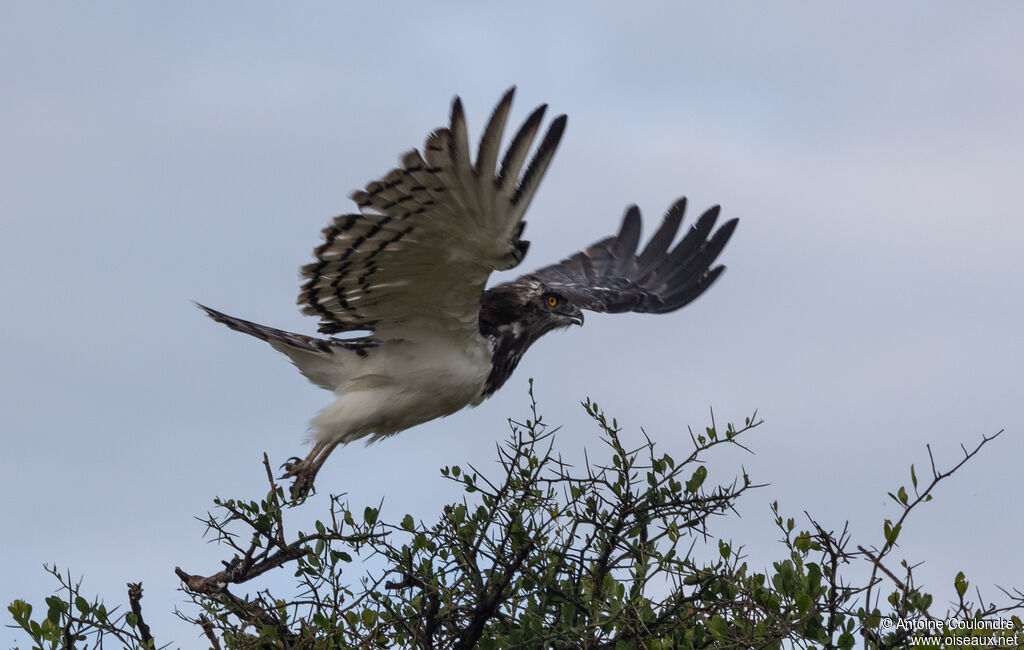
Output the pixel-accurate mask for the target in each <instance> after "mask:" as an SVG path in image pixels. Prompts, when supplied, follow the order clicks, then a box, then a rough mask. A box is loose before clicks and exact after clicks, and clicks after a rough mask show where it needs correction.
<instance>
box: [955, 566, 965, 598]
mask: <svg viewBox="0 0 1024 650" xmlns="http://www.w3.org/2000/svg"><path fill="white" fill-rule="evenodd" d="M968 584H969V583H968V582H967V578H966V577H965V576H964V572H963V571H960V572H959V573H957V574H956V578H954V579H953V587H955V588H956V593H957V595H958V596H960V597H961V598H963V597H964V594H965V593H967V585H968Z"/></svg>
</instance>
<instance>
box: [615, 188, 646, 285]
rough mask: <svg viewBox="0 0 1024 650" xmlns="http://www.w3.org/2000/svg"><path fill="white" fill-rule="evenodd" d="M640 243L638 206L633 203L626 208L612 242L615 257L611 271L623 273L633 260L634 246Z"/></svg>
mask: <svg viewBox="0 0 1024 650" xmlns="http://www.w3.org/2000/svg"><path fill="white" fill-rule="evenodd" d="M639 244H640V208H639V207H637V206H636V205H635V204H634V205H631V206H629V208H627V209H626V214H625V216H624V217H622V226H621V227H620V228H619V234H618V235H616V236H615V242H614V243H613V244H612V250H611V253H612V257H614V258H615V269H613V272H615V273H618V274H619V275H624V274H625V272H626V271H627V270H628V269H629V266H630V264H631V263H632V262H633V255H635V254H636V247H637V246H638V245H639Z"/></svg>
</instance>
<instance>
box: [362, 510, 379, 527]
mask: <svg viewBox="0 0 1024 650" xmlns="http://www.w3.org/2000/svg"><path fill="white" fill-rule="evenodd" d="M378 514H379V512H378V510H377V509H376V508H371V507H370V506H366V509H365V510H363V521H365V522H366V524H367V525H368V526H372V525H374V524H375V523H377V515H378Z"/></svg>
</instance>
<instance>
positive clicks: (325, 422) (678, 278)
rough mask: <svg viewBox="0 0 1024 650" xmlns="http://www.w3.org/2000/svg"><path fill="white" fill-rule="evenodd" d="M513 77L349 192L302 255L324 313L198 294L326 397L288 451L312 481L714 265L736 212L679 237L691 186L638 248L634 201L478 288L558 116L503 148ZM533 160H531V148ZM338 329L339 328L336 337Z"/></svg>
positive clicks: (290, 473)
mask: <svg viewBox="0 0 1024 650" xmlns="http://www.w3.org/2000/svg"><path fill="white" fill-rule="evenodd" d="M514 93H515V88H514V87H513V88H510V89H509V90H508V91H506V92H505V94H504V95H503V96H502V98H501V100H500V101H499V102H498V104H497V106H496V107H495V109H494V111H493V113H492V115H491V118H490V120H489V121H488V123H487V126H486V128H485V129H484V131H483V135H482V136H481V138H480V144H479V147H478V149H477V154H476V159H475V160H473V159H472V158H471V155H470V149H469V139H468V135H467V128H466V117H465V113H464V111H463V107H462V102H461V100H460V99H459V98H458V97H455V99H454V100H453V102H452V106H451V114H450V119H449V124H448V126H447V127H442V128H438V129H436V130H434V131H433V132H431V133H430V134H429V135H428V136H427V139H426V142H425V144H424V146H423V150H422V151H419V150H415V149H413V150H412V151H409V152H408V153H406V154H404V155H403V156H401V158H400V166H399V167H397V168H396V169H393V170H391V171H390V172H388V173H387V174H386V175H384V176H383V178H381V179H380V180H377V181H373V182H371V183H369V184H368V185H367V186H366V188H365V189H363V190H359V191H356V192H353V193H352V194H351V195H350V198H351V199H352V200H353V201H354V202H355V204H356V206H357V207H358V212H355V213H352V214H343V215H341V216H338V217H335V218H334V219H333V221H332V222H331V224H330V225H329V226H327V228H325V229H324V231H323V238H324V241H323V243H322V244H320V245H319V246H318V247H317V248H316V249H315V250H314V256H315V261H314V262H312V263H311V264H307V265H306V266H304V267H302V269H301V273H302V277H303V279H304V282H303V284H302V288H301V291H300V292H299V299H298V303H299V305H301V307H302V312H303V313H305V314H308V315H311V316H316V317H318V318H319V319H320V324H319V328H318V330H319V332H320V333H321V334H322V335H324V336H320V337H317V336H306V335H303V334H295V333H292V332H286V331H283V330H279V329H275V328H272V327H267V326H266V325H260V324H259V323H254V322H251V321H247V320H243V319H241V318H235V317H234V316H229V315H227V314H224V313H221V312H219V311H217V310H215V309H211V308H209V307H206V306H204V305H200V304H198V303H197V305H198V306H199V307H200V308H201V309H203V310H204V311H205V312H206V313H207V314H208V315H209V316H210V317H211V318H212V319H213V320H215V321H217V322H219V323H223V324H224V325H227V326H228V327H230V328H231V329H233V330H236V331H238V332H243V333H245V334H249V335H251V336H255V337H256V338H258V339H261V340H263V341H266V342H267V343H269V344H270V346H271V347H273V348H274V349H275V350H277V351H279V352H283V353H284V354H285V355H287V356H288V358H290V359H291V361H292V363H294V364H295V366H296V367H297V368H298V369H299V371H300V372H301V373H302V374H303V375H305V377H306V378H307V379H308V380H309V381H311V382H312V383H314V384H316V385H317V386H319V387H321V388H324V389H326V390H329V391H331V392H332V393H334V396H335V399H334V401H333V402H332V403H331V404H330V405H328V406H327V407H326V408H324V409H323V410H322V411H320V413H319V414H318V415H317V416H316V417H315V418H314V419H313V421H312V423H311V432H312V439H313V442H314V444H313V447H312V449H311V450H310V452H309V454H308V455H307V456H306V457H305V458H302V459H299V458H297V457H296V458H292V459H291V460H290V461H289V462H287V463H285V464H284V466H283V467H284V470H285V472H284V476H283V478H292V479H293V480H294V483H293V486H292V489H293V494H296V495H305V494H306V493H308V491H309V490H310V489H311V488H312V485H313V479H314V478H315V476H316V474H317V472H318V471H319V470H320V468H321V467H322V466H323V464H324V461H325V460H326V459H327V457H328V456H329V455H330V454H331V452H332V451H333V450H334V449H335V448H336V447H337V446H338V445H342V444H347V443H350V442H352V441H353V440H358V439H362V438H368V440H367V443H369V442H373V441H376V440H379V439H381V438H385V437H388V436H391V435H394V434H396V433H399V432H401V431H404V430H405V429H408V428H410V427H413V426H416V425H418V424H422V423H424V422H427V421H430V420H433V419H436V418H439V417H442V416H447V415H450V414H452V413H455V412H456V411H459V410H461V409H463V408H465V407H467V406H476V405H478V404H480V403H481V402H482V401H483V400H485V399H487V398H488V397H490V396H491V395H492V394H494V392H495V391H497V390H498V389H499V388H501V386H502V385H503V384H504V383H505V382H506V381H507V380H508V379H509V377H510V376H511V375H512V372H513V371H514V370H515V368H516V366H517V365H518V363H519V361H520V360H521V359H522V357H523V354H524V353H525V352H526V351H527V350H528V349H529V348H530V346H531V345H533V343H534V342H535V341H537V339H539V338H540V337H542V336H544V335H545V334H547V333H548V332H551V331H553V330H559V329H564V328H567V327H569V326H570V325H583V312H584V311H594V312H606V313H621V312H643V313H653V314H663V313H668V312H672V311H675V310H677V309H679V308H680V307H683V306H684V305H687V304H689V303H690V302H692V301H693V300H694V299H696V298H697V297H698V296H700V295H701V294H702V293H704V292H705V291H707V289H708V288H709V287H710V286H711V285H712V284H713V283H714V282H715V280H716V279H718V277H719V276H721V274H722V271H723V270H724V268H725V267H724V266H721V265H718V266H712V264H713V263H714V262H715V259H716V258H717V257H718V255H719V253H721V251H722V249H723V247H724V246H725V244H726V242H728V240H729V237H730V236H731V235H732V233H733V230H735V228H736V224H737V223H738V220H737V219H732V220H730V221H727V222H725V223H724V224H722V225H721V226H720V227H719V228H718V229H717V230H716V229H715V223H716V221H717V220H718V216H719V206H717V205H716V206H714V207H712V208H710V209H708V210H707V211H706V212H704V213H703V214H702V215H701V216H700V218H698V219H697V220H696V221H695V222H694V223H693V225H692V226H690V228H689V229H688V230H687V231H686V232H685V235H684V236H683V237H682V238H681V239H680V240H679V241H678V243H675V244H674V245H673V241H674V240H675V238H676V234H677V232H678V231H679V228H680V224H681V223H682V221H683V213H684V211H685V209H686V199H685V197H684V198H681V199H679V200H678V201H676V202H675V203H674V204H673V205H672V206H671V207H670V208H669V209H668V211H667V212H666V213H665V216H664V218H663V220H662V222H661V225H660V227H659V228H658V229H657V231H656V232H655V233H654V235H653V236H652V237H651V238H650V240H649V241H648V242H647V244H646V245H645V246H644V247H643V249H641V250H639V252H638V248H639V244H640V226H641V223H640V222H641V218H640V210H639V209H638V208H637V207H636V206H635V205H633V206H630V207H629V208H628V209H627V210H626V212H625V216H624V218H623V220H622V226H621V228H620V229H619V232H618V234H616V235H613V236H611V237H607V238H605V239H602V240H600V241H598V242H597V243H595V244H593V245H591V246H589V247H588V248H586V249H584V250H582V251H580V252H577V253H575V254H573V255H571V256H569V257H567V258H566V259H564V260H562V261H561V262H558V263H557V264H552V265H550V266H545V267H543V268H541V269H538V270H536V271H533V272H532V273H528V274H527V275H524V276H522V277H520V278H518V279H516V280H513V281H511V282H505V283H503V284H498V285H497V286H493V287H491V288H489V289H487V288H486V285H487V280H488V277H489V276H490V275H491V273H492V272H494V271H502V270H506V269H511V268H513V267H515V266H517V265H519V263H520V262H522V260H523V257H524V256H525V255H526V251H527V248H528V247H529V242H528V241H525V240H524V239H522V235H523V229H524V227H525V226H526V222H525V221H523V215H524V214H525V213H526V209H527V208H528V207H529V205H530V202H531V201H532V200H533V197H534V195H535V194H536V192H537V188H538V186H539V185H540V181H541V179H542V178H543V176H544V173H545V171H546V170H547V168H548V165H549V163H550V162H551V160H552V158H553V156H554V154H555V150H556V149H557V147H558V144H559V141H560V140H561V137H562V134H563V132H564V131H565V125H566V119H567V118H566V116H565V115H560V116H558V117H556V118H555V119H554V120H553V121H552V122H551V123H550V125H549V126H548V128H547V131H546V133H545V134H544V137H543V138H542V139H541V141H540V144H539V145H538V146H537V147H536V149H535V150H534V151H533V155H532V156H530V151H531V149H533V142H534V140H535V138H536V136H537V134H538V132H539V130H540V127H541V124H542V122H543V119H544V113H545V111H546V109H547V105H546V104H545V105H541V106H540V107H538V108H537V109H536V110H534V111H533V112H532V113H531V114H530V115H529V117H527V118H526V121H525V122H524V123H523V125H522V126H521V127H520V128H519V130H518V131H517V132H516V133H515V135H514V136H513V137H512V139H511V141H510V143H509V144H508V146H507V148H506V149H505V152H504V155H502V156H501V161H500V165H499V163H498V158H499V155H500V153H501V142H502V136H503V135H504V131H505V126H506V122H507V120H508V115H509V110H510V108H511V105H512V99H513V95H514ZM528 160H529V162H527V161H528ZM335 335H341V336H335Z"/></svg>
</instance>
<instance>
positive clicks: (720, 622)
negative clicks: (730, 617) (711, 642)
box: [708, 614, 729, 641]
mask: <svg viewBox="0 0 1024 650" xmlns="http://www.w3.org/2000/svg"><path fill="white" fill-rule="evenodd" d="M708 631H710V632H711V634H713V635H714V636H715V638H716V639H718V640H719V641H722V640H724V639H725V638H726V637H727V636H728V635H729V624H728V623H726V622H725V619H724V618H722V617H721V616H719V615H718V614H715V615H714V616H712V617H711V620H710V621H708Z"/></svg>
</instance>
